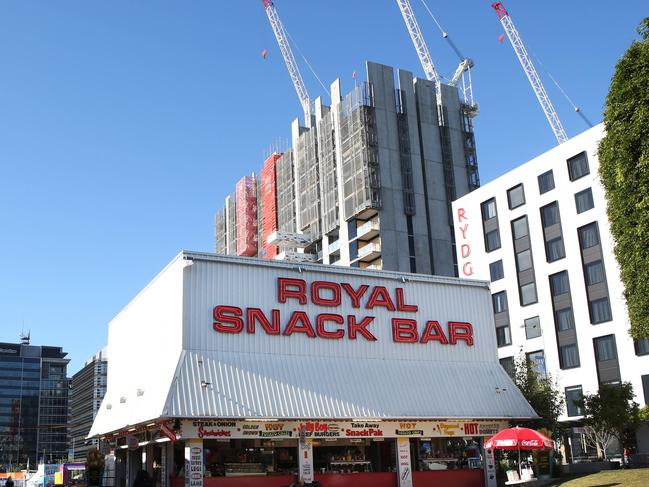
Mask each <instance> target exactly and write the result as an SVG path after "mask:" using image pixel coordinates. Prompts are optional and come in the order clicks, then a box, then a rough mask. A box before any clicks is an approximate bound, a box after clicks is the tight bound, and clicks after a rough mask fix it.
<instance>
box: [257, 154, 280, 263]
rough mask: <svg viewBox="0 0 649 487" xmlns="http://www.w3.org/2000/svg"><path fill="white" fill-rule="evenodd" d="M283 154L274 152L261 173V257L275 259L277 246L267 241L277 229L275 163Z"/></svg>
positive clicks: (265, 162)
mask: <svg viewBox="0 0 649 487" xmlns="http://www.w3.org/2000/svg"><path fill="white" fill-rule="evenodd" d="M280 157H282V154H279V153H277V152H274V153H273V154H271V155H270V157H268V159H266V160H265V161H264V167H263V169H262V170H261V173H260V177H259V180H260V184H261V195H260V196H261V248H262V251H261V257H263V258H264V259H274V258H275V256H276V255H277V247H276V246H275V245H269V244H268V243H266V241H267V240H268V236H269V235H270V234H271V233H273V232H274V231H276V230H277V178H276V176H275V164H276V163H277V160H278V159H279V158H280Z"/></svg>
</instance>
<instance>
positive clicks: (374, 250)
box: [358, 239, 381, 262]
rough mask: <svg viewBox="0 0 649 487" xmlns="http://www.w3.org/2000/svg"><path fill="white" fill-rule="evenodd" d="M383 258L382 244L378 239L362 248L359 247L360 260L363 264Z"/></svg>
mask: <svg viewBox="0 0 649 487" xmlns="http://www.w3.org/2000/svg"><path fill="white" fill-rule="evenodd" d="M380 256H381V242H380V241H379V240H378V239H377V240H376V241H374V242H368V243H367V244H365V245H363V246H362V247H361V246H360V245H359V247H358V260H360V261H361V262H371V261H373V260H375V259H377V258H378V257H380Z"/></svg>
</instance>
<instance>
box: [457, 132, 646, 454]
mask: <svg viewBox="0 0 649 487" xmlns="http://www.w3.org/2000/svg"><path fill="white" fill-rule="evenodd" d="M603 136H604V128H603V125H602V124H600V125H598V126H596V127H594V128H592V129H590V130H588V131H586V132H584V133H582V134H580V135H578V136H576V137H574V138H572V139H570V140H569V141H567V142H565V143H563V144H561V145H559V146H557V147H555V148H554V149H552V150H550V151H548V152H546V153H544V154H542V155H540V156H538V157H536V158H534V159H532V160H531V161H529V162H526V163H524V164H522V165H521V166H519V167H517V168H516V169H514V170H512V171H510V172H508V173H506V174H504V175H503V176H501V177H499V178H497V179H495V180H494V181H491V182H490V183H488V184H485V185H484V186H482V187H481V188H480V189H478V190H476V191H474V192H473V193H471V194H469V195H466V196H464V197H462V198H459V199H458V200H457V201H455V202H454V203H453V215H454V220H455V230H456V236H457V258H458V263H459V271H460V272H459V274H460V277H465V278H471V279H485V280H490V281H491V293H492V300H493V308H494V316H495V326H496V329H495V333H496V337H497V343H498V354H499V357H500V361H501V364H502V365H503V366H504V367H505V368H506V369H511V366H512V361H513V360H514V359H515V358H516V357H517V356H519V354H525V356H527V358H528V359H530V360H531V361H533V362H535V363H536V364H537V368H538V370H539V371H541V372H542V373H550V374H551V375H552V376H553V377H554V378H555V379H557V380H558V382H559V385H560V388H561V390H562V391H564V393H565V398H566V410H565V412H564V414H563V416H562V417H561V418H560V419H561V420H563V421H568V422H573V423H574V425H575V426H578V422H579V420H580V419H581V411H580V410H579V408H578V407H577V406H576V405H575V404H574V400H575V399H578V398H580V397H581V396H582V394H592V393H595V392H597V390H598V388H599V385H600V384H605V383H619V382H623V381H628V382H631V384H632V385H633V389H634V391H635V394H636V401H637V402H638V403H639V404H640V405H645V404H649V341H643V342H637V343H634V341H633V340H632V339H631V337H630V336H629V334H628V330H629V321H628V315H627V310H626V304H625V301H624V297H623V286H622V283H621V281H620V274H619V268H618V264H617V261H616V259H615V256H614V253H613V240H612V237H611V233H610V228H609V222H608V218H607V215H606V200H605V194H604V189H603V187H602V185H601V182H600V180H599V177H598V167H599V161H598V158H597V147H598V143H599V141H600V139H601V138H602V137H603ZM576 431H577V432H578V431H579V430H576ZM574 440H575V441H572V444H573V455H574V456H575V457H579V456H580V455H584V452H583V451H581V450H582V448H581V447H583V441H581V439H580V438H579V435H578V434H577V435H576V437H575V439H574ZM646 447H647V445H644V446H643V448H645V449H646ZM648 451H649V450H648Z"/></svg>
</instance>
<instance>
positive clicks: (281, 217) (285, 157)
mask: <svg viewBox="0 0 649 487" xmlns="http://www.w3.org/2000/svg"><path fill="white" fill-rule="evenodd" d="M275 177H276V183H277V229H278V230H281V231H283V232H287V233H295V232H296V231H297V224H296V221H295V174H294V170H293V151H292V150H289V151H287V152H284V154H282V157H280V158H279V159H277V162H276V163H275Z"/></svg>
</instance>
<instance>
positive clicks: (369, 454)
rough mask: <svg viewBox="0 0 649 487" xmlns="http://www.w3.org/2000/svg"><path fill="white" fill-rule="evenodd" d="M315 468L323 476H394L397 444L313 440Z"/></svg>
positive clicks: (367, 440) (349, 440)
mask: <svg viewBox="0 0 649 487" xmlns="http://www.w3.org/2000/svg"><path fill="white" fill-rule="evenodd" d="M313 466H314V469H315V472H316V473H320V474H325V473H334V474H335V473H363V472H394V471H395V448H394V441H393V440H386V441H374V440H372V439H369V438H368V439H332V440H313Z"/></svg>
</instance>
